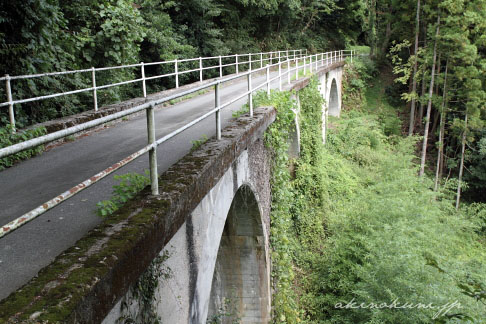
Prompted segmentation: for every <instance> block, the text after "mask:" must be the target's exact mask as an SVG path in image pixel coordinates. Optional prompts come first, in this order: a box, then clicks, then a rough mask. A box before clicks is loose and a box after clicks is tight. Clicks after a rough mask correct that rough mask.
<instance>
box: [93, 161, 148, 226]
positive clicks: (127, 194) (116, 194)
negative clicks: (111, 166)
mask: <svg viewBox="0 0 486 324" xmlns="http://www.w3.org/2000/svg"><path fill="white" fill-rule="evenodd" d="M113 178H114V179H115V180H117V181H119V183H118V184H116V185H114V186H113V193H112V196H111V198H110V199H108V200H103V201H100V202H98V203H97V204H96V207H97V213H98V215H99V216H101V217H107V216H109V215H111V214H113V213H114V212H115V211H117V210H118V209H119V208H120V207H121V206H123V205H124V204H125V203H126V202H127V201H128V200H129V199H131V198H133V197H135V195H136V194H137V193H138V192H139V191H141V190H142V189H143V188H145V187H146V186H148V185H149V184H150V177H149V171H148V170H145V175H142V174H138V173H127V174H123V175H115V176H113Z"/></svg>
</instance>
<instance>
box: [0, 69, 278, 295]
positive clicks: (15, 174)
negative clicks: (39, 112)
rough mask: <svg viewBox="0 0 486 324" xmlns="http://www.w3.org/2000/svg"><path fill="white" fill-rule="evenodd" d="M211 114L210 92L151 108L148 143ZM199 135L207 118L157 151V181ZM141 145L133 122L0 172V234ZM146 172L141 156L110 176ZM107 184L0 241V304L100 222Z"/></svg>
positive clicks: (211, 130) (138, 123) (240, 88)
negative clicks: (152, 123)
mask: <svg viewBox="0 0 486 324" xmlns="http://www.w3.org/2000/svg"><path fill="white" fill-rule="evenodd" d="M276 75H277V74H276V72H273V73H272V77H274V76H276ZM283 80H286V78H284V79H283ZM263 82H265V76H258V77H257V76H254V77H253V86H254V87H255V86H257V85H260V84H262V83H263ZM277 84H278V83H277V81H275V82H273V83H272V88H276V87H277ZM263 88H265V87H263ZM246 90H247V83H246V77H243V78H241V79H238V80H237V81H236V82H234V83H232V84H230V85H227V86H225V87H223V88H222V90H221V103H222V104H223V103H225V102H227V101H229V100H230V99H231V98H234V97H236V96H237V95H238V94H242V93H243V92H245V91H246ZM244 103H246V99H241V100H239V101H238V102H235V103H234V104H232V105H230V106H228V107H226V108H225V109H224V110H223V111H222V114H221V115H222V127H225V126H226V125H228V123H229V122H231V119H232V117H231V114H232V112H233V111H235V110H238V109H240V108H241V106H242V105H243V104H244ZM212 108H214V92H209V93H206V94H203V95H200V96H198V97H195V98H193V99H190V100H187V101H184V102H181V103H179V104H176V105H174V106H170V107H158V108H156V110H155V124H156V138H160V137H161V136H163V135H165V134H168V133H170V132H171V131H173V130H175V129H177V128H179V127H181V126H183V125H184V124H186V123H188V122H190V121H191V120H192V119H194V118H196V117H197V116H200V115H202V114H204V113H205V112H207V111H209V110H211V109H212ZM203 134H204V135H207V136H208V137H211V136H213V135H214V134H215V118H214V117H213V116H210V117H208V118H206V119H205V120H203V121H201V122H200V123H198V124H197V125H195V126H193V127H191V128H189V129H187V130H186V131H184V132H182V133H180V134H179V135H177V136H175V137H173V138H172V139H170V140H169V141H167V142H165V143H163V144H162V145H160V146H159V147H158V149H157V155H158V171H159V173H162V172H164V171H165V170H167V169H168V168H169V167H170V166H171V165H172V164H174V163H175V162H177V161H178V160H179V159H181V158H182V157H183V156H184V155H185V154H187V153H188V152H189V150H190V149H191V147H192V143H191V141H193V140H197V139H200V138H201V137H202V135H203ZM146 143H147V131H146V118H145V115H140V116H137V117H134V118H131V119H130V120H128V121H124V122H121V123H117V124H115V125H113V126H111V127H108V128H105V129H103V130H100V131H97V132H93V133H92V134H90V135H89V136H86V137H81V138H79V139H77V140H75V141H73V142H70V143H66V144H63V145H61V146H58V147H54V148H52V149H51V150H49V151H47V152H44V153H43V154H42V155H40V156H37V157H35V158H32V159H29V160H26V161H23V162H21V163H19V164H17V165H15V166H14V167H12V168H9V169H6V170H3V171H1V172H0V197H1V198H0V226H1V225H4V224H6V223H8V222H10V221H11V220H13V219H15V218H17V217H19V216H21V215H22V214H24V213H26V212H28V211H30V210H32V209H33V208H35V207H37V206H39V205H41V204H42V203H44V202H46V201H47V200H49V199H52V198H54V197H55V196H57V195H58V194H60V193H62V192H64V191H65V190H67V189H70V188H71V187H73V186H75V185H77V184H78V183H80V182H82V181H84V180H86V179H88V178H90V177H91V176H93V175H94V174H96V173H98V172H99V171H101V170H104V169H105V168H107V167H109V166H110V165H112V164H113V163H116V162H118V161H120V160H121V159H123V158H125V157H126V156H128V155H130V154H132V153H133V152H135V151H137V150H138V149H140V148H142V147H143V146H144V145H146ZM148 167H149V166H148V155H147V154H145V155H144V156H142V157H140V158H138V159H137V160H135V161H134V162H132V163H130V164H128V165H126V166H124V167H123V168H121V169H120V170H118V171H117V172H116V173H114V174H125V173H129V172H138V173H143V172H144V170H145V169H148ZM115 183H116V182H115V181H114V180H113V176H112V175H110V176H108V177H106V178H105V179H103V180H101V181H100V182H98V183H97V184H95V185H93V186H91V187H90V188H88V189H85V190H84V191H82V192H81V193H79V194H78V195H76V196H74V197H73V198H71V199H69V200H67V201H66V202H64V203H62V204H60V205H59V206H57V207H55V208H53V209H51V210H50V211H48V212H46V213H45V214H43V215H41V216H39V217H38V218H37V219H35V220H33V221H32V222H30V223H28V224H26V225H24V226H23V227H21V228H19V229H17V230H16V231H14V232H12V233H11V234H9V235H7V236H5V237H3V238H1V239H0V300H1V299H3V298H5V297H7V296H8V295H9V294H10V293H11V292H13V291H15V290H16V289H18V288H20V287H21V286H22V285H24V284H25V283H27V282H28V281H29V280H30V279H31V278H33V277H34V276H35V275H36V274H37V273H38V271H39V270H40V269H42V268H43V267H45V266H47V265H48V264H49V263H50V262H52V261H53V260H54V258H55V257H56V256H57V255H59V254H60V253H62V252H63V251H64V250H65V249H67V248H69V247H70V246H72V245H73V244H74V243H75V242H76V241H77V240H79V239H80V238H81V237H82V236H83V235H84V234H86V233H87V232H88V231H89V230H91V229H92V228H94V227H95V226H96V225H98V224H99V223H100V222H101V219H100V217H98V216H97V215H96V203H97V202H99V201H101V200H105V199H108V198H109V197H110V196H111V192H112V186H113V185H114V184H115Z"/></svg>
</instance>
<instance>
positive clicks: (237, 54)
mask: <svg viewBox="0 0 486 324" xmlns="http://www.w3.org/2000/svg"><path fill="white" fill-rule="evenodd" d="M238 73H239V71H238V54H236V74H238Z"/></svg>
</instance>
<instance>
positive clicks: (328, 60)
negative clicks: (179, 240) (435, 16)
mask: <svg viewBox="0 0 486 324" xmlns="http://www.w3.org/2000/svg"><path fill="white" fill-rule="evenodd" d="M353 56H354V52H353V51H345V50H341V51H332V52H326V53H319V54H312V55H304V56H302V57H298V56H295V57H294V58H289V57H287V58H286V59H285V60H279V61H278V62H277V63H274V64H267V65H266V66H264V67H260V68H257V69H251V67H249V70H248V71H246V72H242V73H238V74H236V75H233V76H229V77H226V78H224V79H218V80H216V81H212V82H210V83H207V84H204V85H201V86H198V87H195V88H192V89H188V90H185V91H182V92H180V93H177V94H174V95H171V96H168V97H165V98H161V99H155V100H152V101H150V102H147V103H144V104H141V105H138V106H136V107H132V108H129V109H127V110H124V111H121V112H118V113H114V114H112V115H108V116H105V117H101V118H98V119H95V120H92V121H89V122H86V123H83V124H80V125H77V126H73V127H69V128H67V129H63V130H60V131H57V132H54V133H51V134H47V135H44V136H41V137H38V138H34V139H31V140H28V141H25V142H22V143H18V144H15V145H11V146H8V147H5V148H1V149H0V158H3V157H7V156H9V155H12V154H15V153H18V152H20V151H23V150H26V149H30V148H33V147H36V146H38V145H42V144H46V143H49V142H52V141H54V140H57V139H60V138H63V137H66V136H69V135H72V134H75V133H78V132H80V131H83V130H86V129H89V128H92V127H95V126H99V125H102V124H104V123H107V122H110V121H113V120H116V119H120V118H123V117H124V116H128V115H131V114H134V113H136V112H139V111H142V110H145V111H146V118H147V138H148V144H147V145H146V146H144V147H143V148H141V149H140V150H138V151H137V152H135V153H133V154H131V155H129V156H127V157H126V158H124V159H123V160H121V161H119V162H117V163H115V164H113V165H111V166H110V167H108V168H106V169H105V170H103V171H101V172H99V173H97V174H95V175H94V176H92V177H91V178H89V179H87V180H85V181H83V182H81V183H80V184H78V185H76V186H74V187H72V188H71V189H69V190H67V191H65V192H63V193H62V194H60V195H58V196H56V197H55V198H53V199H51V200H49V201H47V202H45V203H44V204H42V205H40V206H38V207H37V208H35V209H33V210H31V211H29V212H28V213H26V214H24V215H22V216H20V217H18V218H16V219H15V220H13V221H11V222H9V223H8V224H5V225H4V226H2V227H1V229H0V238H1V237H3V236H5V235H7V234H8V233H11V232H12V231H13V230H15V229H17V228H19V227H20V226H22V225H24V224H26V223H28V222H29V221H31V220H33V219H35V218H36V217H38V216H40V215H42V214H43V213H45V212H46V211H48V210H49V209H51V208H53V207H55V206H57V205H59V204H60V203H62V202H63V201H65V200H67V199H69V198H71V197H73V196H74V195H76V194H77V193H79V192H80V191H82V190H84V189H86V188H88V187H90V186H91V185H93V184H95V183H96V182H98V181H100V180H101V179H103V178H104V177H106V176H108V175H109V174H111V173H112V172H114V171H116V170H118V169H120V168H121V167H123V166H124V165H126V164H128V163H130V162H132V161H133V160H135V159H136V158H138V157H140V156H142V155H143V154H144V153H147V152H149V166H150V180H151V190H152V194H153V195H158V194H159V192H158V187H159V186H158V173H157V154H156V150H157V146H158V145H160V144H162V143H164V142H165V141H167V140H169V139H171V138H172V137H174V136H176V135H177V134H179V133H181V132H183V131H184V130H186V129H188V128H189V127H191V126H193V125H195V124H197V123H199V122H200V121H202V120H204V119H206V118H208V117H209V116H211V115H213V114H214V115H215V119H216V138H217V139H218V140H219V139H221V115H220V114H221V110H222V109H223V108H225V107H227V106H229V105H231V104H233V103H234V102H236V101H238V100H240V99H242V98H244V97H247V98H248V106H249V114H250V116H253V103H252V95H253V93H254V92H255V91H257V90H259V89H261V88H263V87H266V91H267V94H270V84H271V83H272V82H273V81H275V80H279V85H278V88H279V90H282V82H283V80H284V76H285V75H287V82H288V83H289V84H290V81H291V75H292V73H294V72H295V78H296V79H298V78H299V72H300V71H301V70H303V72H304V75H306V73H307V70H309V72H311V73H312V72H313V71H315V70H317V69H318V68H319V67H322V66H327V65H329V64H332V63H335V62H337V61H342V60H344V59H345V58H346V57H351V59H352V58H353ZM301 60H302V61H301ZM292 64H293V66H294V67H293V68H292ZM283 66H284V67H286V70H285V71H283V70H282V67H283ZM271 68H278V75H277V76H276V77H274V78H270V69H271ZM260 72H265V74H266V81H265V82H264V83H262V84H260V85H258V86H256V87H253V85H252V74H254V73H260ZM243 76H246V77H247V84H248V90H247V91H246V92H244V93H243V94H241V95H238V96H235V97H233V98H231V99H230V100H228V101H227V102H225V103H223V104H221V100H220V87H221V84H222V83H225V82H229V81H232V80H235V79H237V78H241V77H243ZM211 87H214V90H215V91H214V93H215V107H214V108H213V109H212V110H210V111H208V112H207V113H205V114H203V115H202V116H199V117H197V118H195V119H193V120H192V121H190V122H189V123H187V124H186V125H184V126H182V127H180V128H178V129H176V130H174V131H172V132H171V133H169V134H167V135H165V136H163V137H161V138H159V139H156V138H155V123H154V108H155V106H156V105H160V104H162V103H165V102H168V101H170V100H173V99H176V98H180V97H183V96H186V95H188V94H191V93H195V92H198V91H200V90H203V89H207V88H211Z"/></svg>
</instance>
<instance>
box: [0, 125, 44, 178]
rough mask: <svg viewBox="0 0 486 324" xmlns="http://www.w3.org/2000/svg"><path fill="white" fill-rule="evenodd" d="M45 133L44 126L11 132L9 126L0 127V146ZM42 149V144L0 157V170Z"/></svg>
mask: <svg viewBox="0 0 486 324" xmlns="http://www.w3.org/2000/svg"><path fill="white" fill-rule="evenodd" d="M46 133H47V131H46V129H45V128H44V127H39V128H35V129H29V130H25V131H22V132H17V133H14V134H12V132H11V128H10V127H9V126H7V127H0V148H2V147H7V146H10V145H14V144H16V143H20V142H24V141H27V140H30V139H32V138H35V137H39V136H42V135H45V134H46ZM43 150H44V146H43V145H40V146H37V147H34V148H32V149H30V150H25V151H21V152H19V153H16V154H13V155H10V156H8V157H5V158H2V159H0V170H3V169H5V168H8V167H11V166H12V165H13V164H14V163H16V162H18V161H21V160H25V159H28V158H30V157H32V156H35V155H37V154H39V153H41V152H42V151H43Z"/></svg>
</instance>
